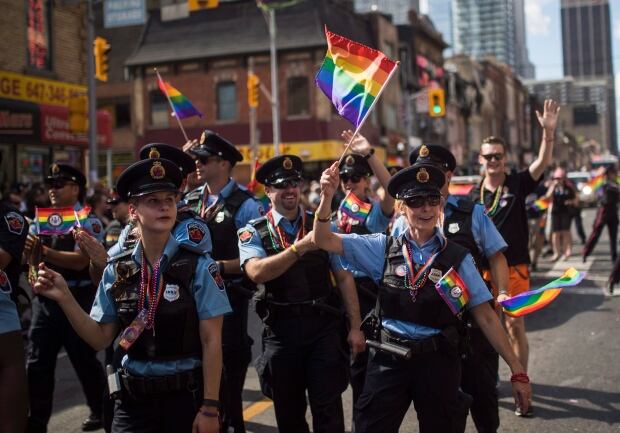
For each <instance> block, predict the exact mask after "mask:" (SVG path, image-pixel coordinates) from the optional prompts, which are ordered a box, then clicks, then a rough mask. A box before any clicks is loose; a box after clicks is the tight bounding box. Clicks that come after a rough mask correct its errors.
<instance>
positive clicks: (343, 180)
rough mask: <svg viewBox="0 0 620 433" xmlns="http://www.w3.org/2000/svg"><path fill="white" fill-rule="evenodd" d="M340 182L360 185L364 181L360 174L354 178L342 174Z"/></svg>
mask: <svg viewBox="0 0 620 433" xmlns="http://www.w3.org/2000/svg"><path fill="white" fill-rule="evenodd" d="M340 180H341V181H342V182H343V183H347V182H348V181H351V182H352V183H359V181H360V180H362V176H360V175H359V174H354V175H352V176H349V175H348V174H342V175H340Z"/></svg>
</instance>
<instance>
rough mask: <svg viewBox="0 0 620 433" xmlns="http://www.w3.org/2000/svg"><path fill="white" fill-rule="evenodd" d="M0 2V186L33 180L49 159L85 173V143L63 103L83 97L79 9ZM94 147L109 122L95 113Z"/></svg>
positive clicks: (39, 1)
mask: <svg viewBox="0 0 620 433" xmlns="http://www.w3.org/2000/svg"><path fill="white" fill-rule="evenodd" d="M15 3H16V2H15V1H11V0H0V10H2V14H0V155H2V161H1V162H0V188H1V189H3V190H4V189H5V188H6V187H7V186H8V185H9V184H10V183H12V182H15V181H19V182H26V183H29V182H39V181H42V180H43V176H44V171H45V169H46V167H47V165H48V164H49V163H50V162H51V161H53V160H56V161H60V162H65V163H69V164H71V165H74V166H76V167H79V168H81V169H85V168H86V167H85V162H86V156H87V155H86V150H87V148H88V140H87V138H86V135H85V134H74V133H72V132H71V131H70V130H69V122H68V116H69V109H68V104H69V101H70V99H71V98H72V97H75V96H76V95H80V94H82V95H83V94H86V87H85V86H84V84H85V83H86V63H87V58H86V53H87V51H86V43H85V39H86V27H85V24H86V19H85V14H86V4H85V3H83V2H73V3H69V2H54V1H51V0H28V1H25V2H21V3H20V7H16V5H15ZM98 123H99V129H98V142H99V146H100V147H105V146H107V145H109V141H110V140H109V122H108V117H107V116H106V115H105V113H101V114H99V115H98Z"/></svg>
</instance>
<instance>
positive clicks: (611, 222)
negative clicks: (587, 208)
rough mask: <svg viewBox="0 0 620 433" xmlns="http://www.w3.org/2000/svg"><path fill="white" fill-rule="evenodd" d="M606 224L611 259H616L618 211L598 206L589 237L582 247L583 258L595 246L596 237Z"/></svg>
mask: <svg viewBox="0 0 620 433" xmlns="http://www.w3.org/2000/svg"><path fill="white" fill-rule="evenodd" d="M605 225H607V231H608V233H609V248H610V250H611V260H612V261H616V259H617V258H618V253H617V245H616V244H617V242H618V213H617V211H615V212H614V211H610V210H608V209H605V208H604V207H602V206H601V207H599V208H598V211H597V213H596V219H595V220H594V226H593V227H592V233H590V237H588V241H587V242H586V244H585V246H584V247H583V253H582V256H583V259H584V260H585V259H586V257H588V256H589V255H590V253H591V252H592V250H594V247H596V243H597V242H598V238H599V237H600V236H601V233H602V231H603V227H605Z"/></svg>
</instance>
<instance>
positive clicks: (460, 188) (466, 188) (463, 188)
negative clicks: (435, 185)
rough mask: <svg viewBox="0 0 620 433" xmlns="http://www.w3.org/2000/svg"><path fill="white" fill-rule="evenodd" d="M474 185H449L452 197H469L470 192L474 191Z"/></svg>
mask: <svg viewBox="0 0 620 433" xmlns="http://www.w3.org/2000/svg"><path fill="white" fill-rule="evenodd" d="M474 186H475V185H474V184H473V183H451V184H450V185H448V192H449V193H450V194H451V195H463V196H465V195H469V193H470V191H471V190H472V189H474Z"/></svg>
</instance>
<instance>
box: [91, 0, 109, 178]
mask: <svg viewBox="0 0 620 433" xmlns="http://www.w3.org/2000/svg"><path fill="white" fill-rule="evenodd" d="M93 2H94V0H88V18H87V24H86V27H87V28H88V29H87V33H88V34H87V41H86V54H87V55H86V58H87V59H88V63H87V65H88V68H87V74H88V153H89V158H88V171H89V173H88V174H89V176H88V178H89V180H90V186H91V188H92V187H93V186H94V185H95V183H96V182H97V181H98V180H99V175H98V174H97V165H98V158H97V100H96V98H97V96H96V95H95V56H94V53H93V44H94V42H95V14H94V12H93ZM110 184H111V179H110Z"/></svg>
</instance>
